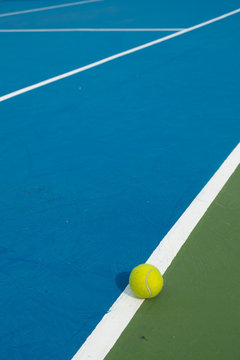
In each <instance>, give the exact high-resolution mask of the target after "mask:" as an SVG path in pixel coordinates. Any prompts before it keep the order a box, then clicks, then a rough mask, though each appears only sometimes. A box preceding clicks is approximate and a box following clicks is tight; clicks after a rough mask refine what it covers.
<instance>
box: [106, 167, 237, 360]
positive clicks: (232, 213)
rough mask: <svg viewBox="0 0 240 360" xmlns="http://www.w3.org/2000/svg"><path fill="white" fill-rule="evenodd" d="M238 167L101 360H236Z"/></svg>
mask: <svg viewBox="0 0 240 360" xmlns="http://www.w3.org/2000/svg"><path fill="white" fill-rule="evenodd" d="M239 276H240V166H239V167H238V168H237V170H236V171H235V173H234V174H233V175H232V176H231V178H230V179H229V181H228V182H227V184H226V185H225V186H224V188H223V189H222V191H221V192H220V194H219V195H218V196H217V198H216V199H215V201H214V202H213V203H212V205H211V206H210V207H209V209H208V210H207V212H206V214H205V215H204V217H203V218H202V219H201V221H200V222H199V224H198V225H197V226H196V228H195V229H194V231H193V232H192V233H191V235H190V236H189V238H188V240H187V241H186V243H185V245H184V246H183V247H182V249H181V250H180V252H179V253H178V255H177V257H176V258H175V259H174V261H173V263H172V264H171V266H170V267H169V269H168V270H167V271H166V273H165V275H164V280H165V284H164V289H163V291H162V292H161V293H160V295H159V296H158V297H157V298H155V299H151V300H145V301H144V303H143V305H142V306H141V307H140V309H139V310H138V311H137V313H136V315H135V316H134V318H133V319H132V321H131V322H130V324H129V325H128V326H127V328H126V329H125V331H124V332H123V333H122V335H121V337H120V338H119V340H118V342H117V343H116V344H115V346H114V347H113V348H112V350H111V351H110V353H109V354H108V355H107V356H106V358H105V360H130V359H131V360H135V359H136V360H147V359H149V360H160V359H163V360H188V359H189V360H203V359H204V360H214V359H216V360H226V359H228V360H239V359H240V281H239Z"/></svg>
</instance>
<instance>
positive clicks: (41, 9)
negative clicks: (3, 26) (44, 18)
mask: <svg viewBox="0 0 240 360" xmlns="http://www.w3.org/2000/svg"><path fill="white" fill-rule="evenodd" d="M97 1H103V0H84V1H78V2H73V3H68V4H61V5H54V6H47V7H42V8H37V9H29V10H22V11H15V12H11V13H6V14H0V17H6V16H14V15H21V14H28V13H33V12H38V11H46V10H53V9H59V8H63V7H68V6H76V5H83V4H90V3H93V2H97Z"/></svg>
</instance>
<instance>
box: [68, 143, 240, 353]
mask: <svg viewBox="0 0 240 360" xmlns="http://www.w3.org/2000/svg"><path fill="white" fill-rule="evenodd" d="M239 164H240V143H239V144H238V145H237V147H236V148H235V149H234V150H233V152H232V153H231V154H230V155H229V156H228V158H227V159H226V160H225V161H224V163H223V164H222V166H221V167H220V168H219V169H218V171H217V172H216V173H215V175H214V176H213V177H212V178H211V179H210V180H209V182H208V183H207V185H206V186H205V187H204V188H203V190H202V191H201V192H200V193H199V195H198V196H197V197H196V198H195V199H194V200H193V202H192V203H191V204H190V206H189V207H188V208H187V210H186V211H185V212H184V213H183V215H182V216H181V217H180V218H179V220H178V221H177V222H176V224H175V225H174V226H173V227H172V229H171V230H170V231H169V232H168V233H167V235H166V236H165V237H164V239H163V240H162V241H161V242H160V244H159V245H158V247H157V248H156V250H155V251H154V252H153V253H152V255H151V256H150V257H149V258H148V260H147V263H148V264H153V265H155V266H156V267H158V268H159V270H160V271H161V273H162V274H164V272H165V271H166V270H167V268H168V267H169V265H170V264H171V262H172V261H173V259H174V258H175V256H176V255H177V253H178V252H179V250H180V248H181V247H182V246H183V244H184V243H185V241H186V240H187V238H188V237H189V235H190V234H191V232H192V231H193V229H194V228H195V226H196V225H197V224H198V222H199V221H200V219H201V218H202V217H203V215H204V214H205V212H206V211H207V209H208V208H209V206H210V205H211V203H212V202H213V200H214V199H215V198H216V196H217V195H218V194H219V192H220V191H221V189H222V188H223V186H224V185H225V184H226V182H227V180H228V179H229V177H230V176H231V175H232V174H233V172H234V170H235V169H236V168H237V166H238V165H239ZM143 301H144V300H141V299H137V298H134V297H133V296H132V293H131V290H130V287H129V286H127V287H126V289H125V291H124V292H123V293H122V294H121V295H120V296H119V298H118V299H117V300H116V302H115V303H114V304H113V305H112V307H111V308H110V310H109V311H108V313H107V314H106V315H105V316H104V317H103V319H102V320H101V321H100V323H99V324H98V325H97V327H96V328H95V330H94V331H93V332H92V334H91V335H90V336H89V337H88V338H87V340H86V341H85V343H84V344H83V345H82V347H81V348H80V349H79V351H78V352H77V353H76V355H75V356H74V357H73V358H72V360H89V359H91V360H103V359H104V358H105V356H106V355H107V354H108V352H109V351H110V350H111V348H112V347H113V345H114V344H115V342H116V341H117V339H118V338H119V336H120V335H121V333H122V332H123V330H124V329H125V327H126V326H127V325H128V323H129V322H130V320H131V319H132V317H133V316H134V314H135V313H136V311H137V310H138V308H139V307H140V306H141V304H142V303H143Z"/></svg>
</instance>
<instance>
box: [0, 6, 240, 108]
mask: <svg viewBox="0 0 240 360" xmlns="http://www.w3.org/2000/svg"><path fill="white" fill-rule="evenodd" d="M239 12H240V8H239V9H236V10H234V11H231V12H229V13H227V14H224V15H221V16H218V17H216V18H214V19H211V20H208V21H204V22H202V23H200V24H197V25H194V26H192V27H190V28H187V29H184V30H182V31H178V32H176V33H174V34H171V35H167V36H164V37H162V38H160V39H157V40H154V41H151V42H148V43H146V44H143V45H140V46H137V47H135V48H132V49H129V50H126V51H123V52H121V53H118V54H115V55H112V56H109V57H107V58H105V59H102V60H99V61H96V62H94V63H91V64H89V65H86V66H82V67H80V68H78V69H75V70H72V71H69V72H66V73H64V74H61V75H58V76H54V77H52V78H50V79H47V80H44V81H41V82H39V83H36V84H34V85H30V86H27V87H25V88H22V89H20V90H16V91H13V92H11V93H9V94H6V95H3V96H1V97H0V102H1V101H5V100H8V99H10V98H13V97H15V96H18V95H21V94H24V93H26V92H29V91H31V90H34V89H37V88H40V87H42V86H45V85H48V84H51V83H53V82H55V81H58V80H61V79H64V78H67V77H69V76H72V75H75V74H78V73H80V72H83V71H86V70H88V69H91V68H94V67H96V66H99V65H102V64H105V63H107V62H109V61H112V60H115V59H118V58H120V57H122V56H125V55H129V54H132V53H134V52H136V51H140V50H143V49H146V48H148V47H150V46H153V45H156V44H160V43H162V42H164V41H167V40H170V39H173V38H175V37H177V36H181V35H183V34H186V33H188V32H190V31H193V30H196V29H199V28H201V27H204V26H207V25H209V24H212V23H214V22H216V21H219V20H222V19H225V18H227V17H229V16H232V15H235V14H237V13H239Z"/></svg>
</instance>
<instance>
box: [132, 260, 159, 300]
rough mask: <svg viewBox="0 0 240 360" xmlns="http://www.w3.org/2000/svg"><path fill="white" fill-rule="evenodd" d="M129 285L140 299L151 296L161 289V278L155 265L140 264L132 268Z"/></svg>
mask: <svg viewBox="0 0 240 360" xmlns="http://www.w3.org/2000/svg"><path fill="white" fill-rule="evenodd" d="M129 285H130V288H131V290H132V292H133V293H134V294H135V295H136V296H137V297H139V298H142V299H148V298H153V297H154V296H156V295H158V294H159V293H160V291H161V290H162V287H163V278H162V275H161V273H160V271H159V270H158V269H157V268H156V267H155V266H153V265H150V264H141V265H138V266H136V267H135V268H134V269H133V270H132V272H131V274H130V277H129Z"/></svg>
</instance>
